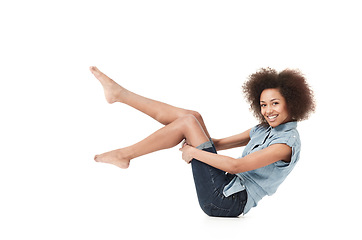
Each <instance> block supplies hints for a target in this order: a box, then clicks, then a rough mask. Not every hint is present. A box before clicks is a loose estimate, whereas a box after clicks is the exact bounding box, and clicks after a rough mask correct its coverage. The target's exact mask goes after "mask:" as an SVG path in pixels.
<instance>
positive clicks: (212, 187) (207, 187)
mask: <svg viewBox="0 0 362 240" xmlns="http://www.w3.org/2000/svg"><path fill="white" fill-rule="evenodd" d="M197 148H198V149H201V150H203V151H207V152H211V153H217V152H216V149H215V146H214V143H213V142H212V141H211V140H210V141H208V142H205V143H203V144H201V145H200V146H198V147H197ZM191 166H192V173H193V176H194V181H195V187H196V192H197V197H198V200H199V204H200V207H201V209H202V210H203V211H204V212H205V213H206V214H207V215H209V216H213V217H237V216H239V215H240V214H242V213H243V211H244V207H245V204H246V200H247V193H246V191H245V190H244V191H241V192H237V193H235V194H233V195H231V196H229V197H225V196H224V194H223V189H224V187H225V186H226V185H227V184H228V183H229V182H230V181H231V180H232V179H233V178H234V177H235V175H233V174H229V173H226V172H224V171H222V170H220V169H217V168H214V167H212V166H210V165H207V164H205V163H203V162H200V161H198V160H197V159H192V161H191Z"/></svg>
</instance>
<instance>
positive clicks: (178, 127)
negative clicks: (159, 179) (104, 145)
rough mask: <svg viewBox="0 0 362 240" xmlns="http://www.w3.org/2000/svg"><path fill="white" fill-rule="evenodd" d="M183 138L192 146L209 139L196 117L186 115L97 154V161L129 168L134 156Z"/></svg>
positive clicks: (171, 144)
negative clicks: (115, 147) (120, 146)
mask: <svg viewBox="0 0 362 240" xmlns="http://www.w3.org/2000/svg"><path fill="white" fill-rule="evenodd" d="M183 139H186V141H187V143H188V144H190V145H192V146H198V145H200V144H202V143H204V142H206V141H208V140H209V138H208V136H207V135H206V133H205V132H204V130H203V128H202V126H201V125H200V123H199V121H198V120H197V119H196V117H195V116H193V115H185V116H183V117H181V118H178V119H176V120H175V121H174V122H172V123H170V124H168V125H167V126H165V127H163V128H161V129H160V130H158V131H156V132H155V133H153V134H152V135H150V136H149V137H147V138H145V139H144V140H142V141H140V142H138V143H136V144H134V145H131V146H129V147H126V148H121V149H117V150H114V151H111V152H107V153H103V154H101V155H97V156H95V161H97V162H104V163H110V164H113V165H116V166H118V167H120V168H128V166H129V163H130V160H132V159H133V158H136V157H139V156H142V155H145V154H148V153H151V152H155V151H159V150H162V149H166V148H171V147H174V146H176V145H177V144H179V143H180V142H181V141H182V140H183Z"/></svg>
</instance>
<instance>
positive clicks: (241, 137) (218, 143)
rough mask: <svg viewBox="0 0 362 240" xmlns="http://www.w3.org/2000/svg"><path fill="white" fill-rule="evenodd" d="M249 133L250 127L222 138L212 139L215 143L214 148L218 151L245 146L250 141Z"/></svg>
mask: <svg viewBox="0 0 362 240" xmlns="http://www.w3.org/2000/svg"><path fill="white" fill-rule="evenodd" d="M249 134H250V129H249V130H247V131H245V132H243V133H240V134H237V135H234V136H231V137H226V138H222V139H212V140H213V142H214V144H215V148H216V150H218V151H220V150H226V149H231V148H236V147H243V146H246V145H247V144H248V143H249V141H250V136H249Z"/></svg>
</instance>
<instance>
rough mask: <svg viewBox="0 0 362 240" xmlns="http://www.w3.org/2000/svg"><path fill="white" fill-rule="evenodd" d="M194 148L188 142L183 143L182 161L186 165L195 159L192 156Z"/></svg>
mask: <svg viewBox="0 0 362 240" xmlns="http://www.w3.org/2000/svg"><path fill="white" fill-rule="evenodd" d="M192 149H193V147H192V146H190V145H188V144H187V143H186V141H185V142H184V143H183V145H182V147H181V148H180V151H181V152H182V159H183V160H184V161H185V162H186V163H190V162H191V160H192V159H193V157H192V156H191V151H192Z"/></svg>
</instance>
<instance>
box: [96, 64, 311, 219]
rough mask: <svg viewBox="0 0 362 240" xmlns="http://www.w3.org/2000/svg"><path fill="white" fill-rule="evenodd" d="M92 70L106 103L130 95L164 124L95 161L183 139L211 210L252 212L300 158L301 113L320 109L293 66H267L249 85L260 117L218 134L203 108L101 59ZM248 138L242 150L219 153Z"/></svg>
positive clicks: (116, 159)
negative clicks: (127, 83)
mask: <svg viewBox="0 0 362 240" xmlns="http://www.w3.org/2000/svg"><path fill="white" fill-rule="evenodd" d="M90 70H91V72H92V73H93V74H94V76H95V77H96V78H97V79H98V80H99V81H100V83H101V84H102V86H103V89H104V94H105V97H106V100H107V101H108V103H110V104H111V103H114V102H121V103H125V104H127V105H129V106H131V107H133V108H135V109H137V110H139V111H141V112H143V113H145V114H147V115H148V116H150V117H152V118H154V119H155V120H157V121H158V122H160V123H162V124H164V125H165V126H164V127H163V128H161V129H160V130H158V131H156V132H155V133H153V134H151V135H150V136H148V137H147V138H145V139H143V140H142V141H140V142H138V143H136V144H133V145H131V146H128V147H125V148H121V149H117V150H114V151H110V152H106V153H103V154H100V155H96V156H95V161H97V162H103V163H110V164H114V165H116V166H118V167H120V168H128V167H129V164H130V161H131V160H132V159H134V158H136V157H139V156H142V155H145V154H148V153H151V152H155V151H158V150H161V149H167V148H171V147H174V146H176V145H177V144H179V143H180V142H182V141H183V140H184V143H183V146H182V148H181V149H180V151H182V158H183V160H185V161H186V162H187V163H191V166H192V172H193V176H194V181H195V186H196V191H197V196H198V200H199V203H200V206H201V208H202V210H203V211H204V212H205V213H206V214H207V215H209V216H216V217H236V216H239V215H240V214H242V213H244V214H246V213H247V212H248V211H249V210H250V209H251V208H252V207H255V206H256V205H257V203H258V201H259V200H260V199H261V198H263V197H264V196H266V195H271V194H273V193H274V192H275V191H276V189H277V188H278V186H279V185H280V184H281V183H282V182H283V181H284V179H285V178H286V177H287V175H288V174H289V173H290V172H291V170H292V169H293V168H294V166H295V164H296V163H297V161H298V159H299V153H300V140H299V135H298V131H297V130H296V126H297V123H296V122H297V121H301V120H304V119H307V118H308V116H309V113H311V112H313V111H314V109H315V104H314V99H313V92H312V91H311V89H310V88H309V86H308V84H307V83H306V81H305V79H304V77H303V75H302V74H301V73H300V72H298V71H295V70H288V69H287V70H284V71H282V72H280V73H277V72H276V71H275V70H273V69H270V68H268V69H261V70H260V71H258V72H256V73H255V74H252V75H250V77H249V79H248V81H247V82H246V83H245V84H244V86H243V90H244V93H245V95H246V98H247V100H248V101H249V103H250V104H251V109H252V111H253V112H254V115H255V116H256V117H257V118H258V119H259V120H260V124H259V125H257V126H255V127H253V128H251V129H249V130H247V131H245V132H243V133H240V134H237V135H234V136H231V137H227V138H223V139H212V138H211V137H210V135H209V133H208V131H207V129H206V126H205V123H204V121H203V119H202V117H201V115H200V114H199V113H198V112H195V111H191V110H186V109H182V108H177V107H174V106H170V105H168V104H166V103H162V102H158V101H155V100H152V99H148V98H145V97H143V96H140V95H137V94H135V93H133V92H131V91H129V90H127V89H125V88H124V87H122V86H120V85H118V84H117V83H116V82H114V81H113V80H112V79H110V78H109V77H107V76H106V75H105V74H103V73H102V72H101V71H99V70H98V69H97V68H96V67H90ZM241 146H246V147H245V149H244V152H243V155H242V157H241V158H237V159H235V158H232V157H228V156H223V155H219V154H217V150H225V149H230V148H235V147H241Z"/></svg>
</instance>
